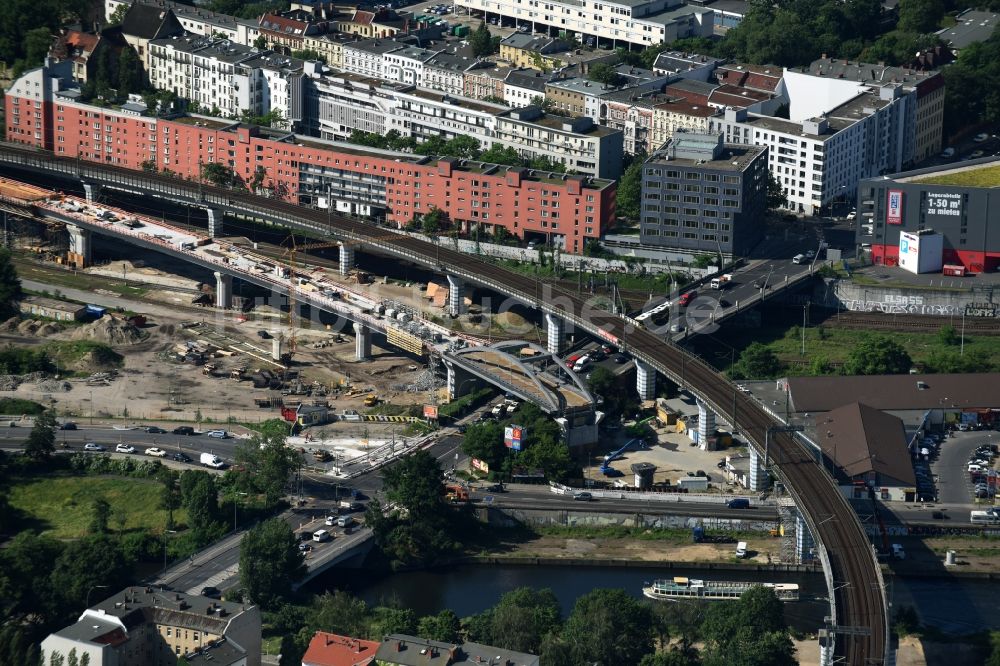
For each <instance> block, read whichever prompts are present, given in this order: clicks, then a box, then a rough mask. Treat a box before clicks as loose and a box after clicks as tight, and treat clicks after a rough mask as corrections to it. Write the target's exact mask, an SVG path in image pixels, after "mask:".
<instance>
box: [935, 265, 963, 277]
mask: <svg viewBox="0 0 1000 666" xmlns="http://www.w3.org/2000/svg"><path fill="white" fill-rule="evenodd" d="M941 273H942V274H943V275H947V276H949V277H965V266H962V265H958V266H956V265H954V264H945V265H944V266H943V267H942V268H941Z"/></svg>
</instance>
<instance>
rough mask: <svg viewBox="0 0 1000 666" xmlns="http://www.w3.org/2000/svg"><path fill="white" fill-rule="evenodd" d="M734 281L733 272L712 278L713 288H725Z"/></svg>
mask: <svg viewBox="0 0 1000 666" xmlns="http://www.w3.org/2000/svg"><path fill="white" fill-rule="evenodd" d="M732 281H733V275H732V273H726V274H725V275H720V276H719V277H714V278H712V289H725V288H726V287H728V286H729V285H730V283H732Z"/></svg>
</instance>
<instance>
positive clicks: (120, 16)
mask: <svg viewBox="0 0 1000 666" xmlns="http://www.w3.org/2000/svg"><path fill="white" fill-rule="evenodd" d="M131 6H132V5H130V4H128V3H125V4H122V5H118V7H117V8H116V9H115V11H113V12H112V13H111V16H109V17H108V25H109V26H113V25H121V24H122V22H123V21H124V20H125V14H127V13H128V10H129V8H130V7H131Z"/></svg>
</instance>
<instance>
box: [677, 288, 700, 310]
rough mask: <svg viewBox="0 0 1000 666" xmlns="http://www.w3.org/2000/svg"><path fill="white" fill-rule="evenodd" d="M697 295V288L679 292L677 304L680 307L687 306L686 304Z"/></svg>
mask: <svg viewBox="0 0 1000 666" xmlns="http://www.w3.org/2000/svg"><path fill="white" fill-rule="evenodd" d="M697 295H698V292H697V290H694V289H692V290H691V291H687V292H684V293H683V294H681V297H680V298H679V299H677V305H679V306H681V307H682V308H683V307H687V306H688V305H690V304H691V301H693V300H694V299H695V297H696V296H697Z"/></svg>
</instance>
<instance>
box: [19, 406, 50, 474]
mask: <svg viewBox="0 0 1000 666" xmlns="http://www.w3.org/2000/svg"><path fill="white" fill-rule="evenodd" d="M55 450H56V417H55V413H54V412H53V411H52V410H51V409H46V410H45V411H44V412H42V413H41V414H39V415H38V416H36V417H35V424H34V425H33V426H32V427H31V432H30V433H29V434H28V439H27V440H26V441H25V442H24V453H25V455H27V456H28V457H29V458H31V459H32V460H36V461H37V460H43V459H45V458H48V457H49V456H50V455H52V454H53V453H54V452H55Z"/></svg>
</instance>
